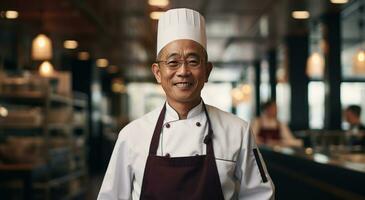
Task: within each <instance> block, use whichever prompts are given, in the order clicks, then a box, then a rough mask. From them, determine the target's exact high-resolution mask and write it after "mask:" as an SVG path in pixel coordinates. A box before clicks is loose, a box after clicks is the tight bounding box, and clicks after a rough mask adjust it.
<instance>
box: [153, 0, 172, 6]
mask: <svg viewBox="0 0 365 200" xmlns="http://www.w3.org/2000/svg"><path fill="white" fill-rule="evenodd" d="M148 4H150V6H157V7H166V6H167V5H169V0H148Z"/></svg>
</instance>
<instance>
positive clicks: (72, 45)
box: [63, 40, 78, 49]
mask: <svg viewBox="0 0 365 200" xmlns="http://www.w3.org/2000/svg"><path fill="white" fill-rule="evenodd" d="M77 46H78V43H77V41H76V40H65V41H64V42H63V47H65V49H76V48H77Z"/></svg>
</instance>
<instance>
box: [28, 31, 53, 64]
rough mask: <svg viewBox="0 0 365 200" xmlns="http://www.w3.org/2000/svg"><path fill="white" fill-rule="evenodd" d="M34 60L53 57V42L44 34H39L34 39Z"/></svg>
mask: <svg viewBox="0 0 365 200" xmlns="http://www.w3.org/2000/svg"><path fill="white" fill-rule="evenodd" d="M32 58H33V60H50V59H51V58H52V42H51V39H49V37H47V36H46V35H44V34H39V35H37V37H36V38H34V40H33V41H32Z"/></svg>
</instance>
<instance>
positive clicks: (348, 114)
mask: <svg viewBox="0 0 365 200" xmlns="http://www.w3.org/2000/svg"><path fill="white" fill-rule="evenodd" d="M345 120H346V121H347V122H348V123H349V124H350V125H353V124H355V123H356V122H357V116H356V115H355V114H354V113H353V112H351V111H350V110H345Z"/></svg>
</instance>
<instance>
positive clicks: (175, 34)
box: [157, 8, 207, 55]
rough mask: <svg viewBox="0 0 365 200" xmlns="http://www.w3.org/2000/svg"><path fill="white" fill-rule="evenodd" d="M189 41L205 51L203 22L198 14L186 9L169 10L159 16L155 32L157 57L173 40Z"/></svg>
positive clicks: (205, 41)
mask: <svg viewBox="0 0 365 200" xmlns="http://www.w3.org/2000/svg"><path fill="white" fill-rule="evenodd" d="M180 39H189V40H193V41H195V42H198V43H199V44H200V45H202V47H204V49H207V37H206V33H205V20H204V17H203V16H202V15H200V13H199V12H197V11H195V10H191V9H187V8H178V9H171V10H168V11H166V12H165V13H164V14H162V15H161V16H160V19H159V21H158V30H157V55H158V53H159V52H160V51H161V49H162V48H163V47H165V46H166V45H167V44H168V43H170V42H172V41H174V40H180Z"/></svg>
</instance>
